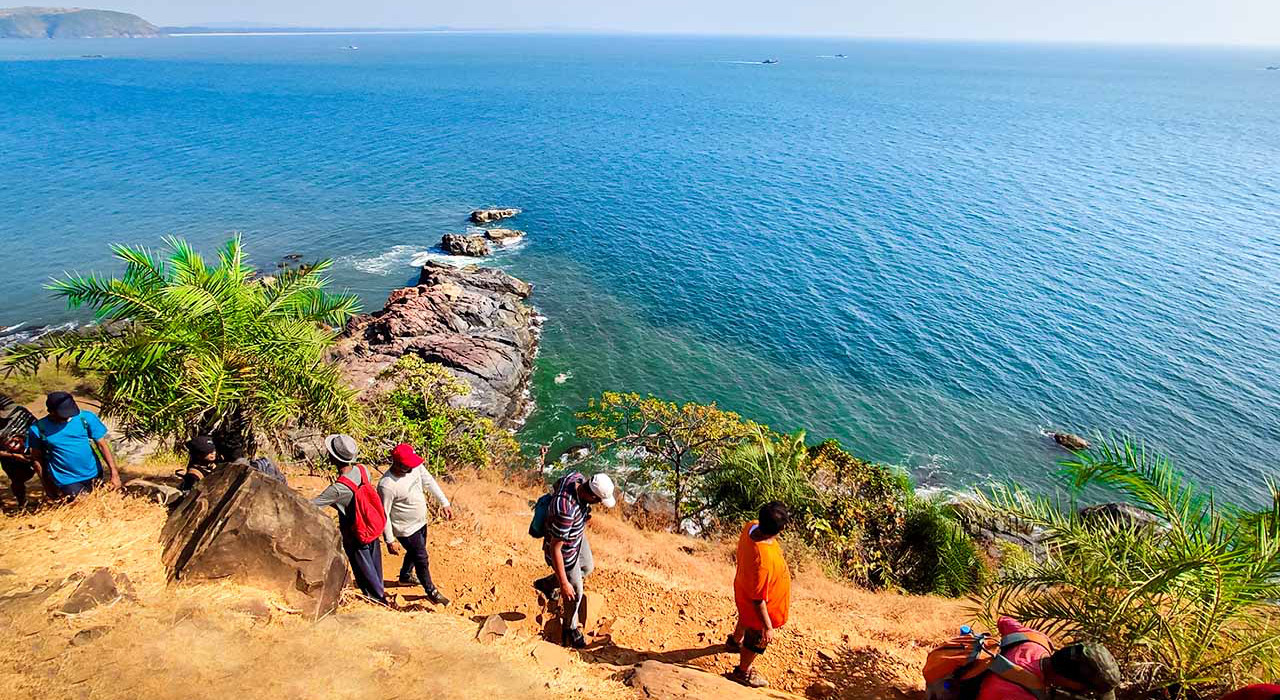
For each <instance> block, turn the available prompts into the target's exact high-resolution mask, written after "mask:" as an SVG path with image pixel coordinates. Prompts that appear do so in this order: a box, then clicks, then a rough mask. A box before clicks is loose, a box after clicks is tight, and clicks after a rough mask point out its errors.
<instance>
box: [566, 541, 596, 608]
mask: <svg viewBox="0 0 1280 700" xmlns="http://www.w3.org/2000/svg"><path fill="white" fill-rule="evenodd" d="M595 568H596V560H595V557H593V556H592V555H591V543H590V542H588V541H587V535H586V533H583V534H582V547H581V548H580V549H579V550H578V561H577V562H575V563H574V565H573V566H570V567H568V568H567V569H565V572H564V573H565V575H566V576H568V577H569V585H571V586H573V592H574V593H576V594H577V597H576V598H574V599H573V601H572V602H570V601H567V600H562V601H560V604H561V607H563V608H564V610H563V612H564V617H563V618H562V619H561V624H563V625H564V628H565V629H572V630H576V629H578V628H580V627H582V621H583V619H585V618H586V617H587V603H586V601H584V600H583V599H582V591H583V588H582V584H583V581H584V580H585V579H586V578H587V576H588V575H590V574H591V572H592V571H594V570H595Z"/></svg>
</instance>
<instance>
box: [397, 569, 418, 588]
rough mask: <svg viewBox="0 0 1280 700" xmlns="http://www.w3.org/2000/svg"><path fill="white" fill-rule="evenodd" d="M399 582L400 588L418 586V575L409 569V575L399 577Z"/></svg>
mask: <svg viewBox="0 0 1280 700" xmlns="http://www.w3.org/2000/svg"><path fill="white" fill-rule="evenodd" d="M399 581H400V585H401V586H416V585H418V574H417V572H415V571H413V570H412V569H410V570H409V573H407V574H405V575H404V576H401V577H400V579H399Z"/></svg>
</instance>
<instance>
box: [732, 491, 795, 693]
mask: <svg viewBox="0 0 1280 700" xmlns="http://www.w3.org/2000/svg"><path fill="white" fill-rule="evenodd" d="M790 519H791V516H790V515H789V514H788V513H787V507H786V506H785V505H783V504H782V503H780V502H778V501H774V502H772V503H767V504H765V505H764V507H762V508H761V509H760V519H759V520H756V521H753V522H749V523H747V524H746V525H744V526H743V527H742V535H741V536H740V537H739V538H738V573H737V575H736V576H735V577H734V579H733V597H734V600H735V602H737V604H738V626H737V627H736V628H735V629H734V630H733V634H731V635H729V639H728V641H727V642H726V646H727V647H728V648H729V651H736V652H738V653H739V654H741V656H740V657H739V661H738V667H737V668H735V669H734V670H733V673H731V674H729V678H730V679H732V680H735V681H737V682H739V683H741V684H743V685H745V686H748V687H751V688H763V687H765V686H767V685H769V682H768V681H766V680H765V679H764V677H763V676H761V675H760V674H759V673H758V672H756V671H755V670H753V669H752V668H751V664H752V663H754V662H755V660H756V657H757V656H759V655H760V654H763V653H764V652H765V649H767V648H768V647H769V642H772V641H773V637H774V630H776V629H777V628H779V627H781V626H783V625H785V624H787V610H788V609H789V608H790V607H791V572H790V571H788V570H787V562H786V560H785V559H783V558H782V546H781V545H780V544H778V540H777V537H778V533H780V532H782V530H783V529H784V528H786V526H787V522H788V521H789V520H790Z"/></svg>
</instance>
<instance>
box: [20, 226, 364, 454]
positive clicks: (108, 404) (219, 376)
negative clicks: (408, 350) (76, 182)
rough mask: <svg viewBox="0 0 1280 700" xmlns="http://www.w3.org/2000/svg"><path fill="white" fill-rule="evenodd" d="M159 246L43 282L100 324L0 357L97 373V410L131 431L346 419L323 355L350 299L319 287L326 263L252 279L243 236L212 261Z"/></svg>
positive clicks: (227, 433)
mask: <svg viewBox="0 0 1280 700" xmlns="http://www.w3.org/2000/svg"><path fill="white" fill-rule="evenodd" d="M165 242H166V245H167V248H168V250H167V251H166V255H165V256H164V257H161V255H160V254H158V253H157V252H153V251H151V250H149V249H147V248H142V247H128V246H114V247H113V248H112V250H113V252H114V254H115V257H116V258H118V259H119V260H121V261H123V262H124V263H125V271H124V274H123V276H121V277H116V278H107V277H100V276H97V275H69V276H68V277H67V278H66V279H63V280H56V281H54V282H53V283H51V284H50V285H49V289H51V290H52V291H53V292H54V294H56V295H57V296H60V297H62V298H64V299H66V300H67V303H68V305H69V306H70V307H71V308H79V307H82V306H84V307H90V308H92V309H94V311H95V312H96V317H97V320H98V321H99V323H98V324H97V325H95V326H94V327H92V328H89V329H87V330H84V331H79V332H69V333H63V334H59V335H55V336H50V337H46V338H44V339H42V340H41V341H39V342H38V343H36V344H32V345H27V346H23V347H19V348H16V349H14V350H12V351H11V352H9V353H8V354H7V355H6V356H5V357H4V358H3V360H0V365H2V366H3V367H5V368H7V369H9V370H11V371H12V370H19V371H23V372H27V373H34V372H36V371H37V370H38V369H39V367H40V366H41V364H43V363H44V362H46V361H51V360H52V361H56V362H70V363H72V364H73V365H74V366H76V367H78V368H80V369H83V370H87V371H89V372H92V373H94V374H95V375H97V376H98V377H100V378H101V380H102V386H101V391H100V395H101V399H102V410H103V413H104V414H105V415H109V416H112V417H114V418H116V419H117V420H118V422H119V424H120V426H121V428H122V429H123V432H124V433H125V434H126V435H127V436H129V437H134V438H153V437H155V438H171V439H181V438H183V437H185V436H188V435H191V434H192V433H195V432H206V433H212V434H214V435H216V436H218V437H220V438H221V439H225V440H230V441H233V442H234V441H239V442H241V443H243V444H248V445H252V444H253V443H254V441H255V440H256V439H257V438H260V437H268V438H274V437H276V436H278V434H279V433H280V431H282V430H283V429H285V428H286V427H288V426H290V425H293V424H295V423H296V424H298V425H301V426H314V427H320V428H324V429H337V428H345V427H347V426H348V425H349V424H350V423H351V422H352V418H353V411H354V403H353V397H354V394H353V392H352V390H351V389H349V388H348V387H347V386H346V384H345V382H344V381H343V378H342V375H341V372H340V370H339V368H338V367H337V366H336V365H335V364H333V363H332V362H330V361H328V360H327V359H326V355H327V352H328V350H329V348H330V346H331V345H332V344H333V342H334V340H335V338H336V336H337V330H336V329H338V328H341V327H342V325H343V324H344V323H345V322H346V321H347V319H348V318H349V317H350V316H351V315H352V314H353V313H355V312H356V311H357V301H356V299H355V297H353V296H350V295H346V294H331V293H329V292H328V291H326V287H327V285H328V280H327V279H326V277H325V276H324V273H325V271H326V270H328V269H329V267H330V266H331V262H330V261H327V260H326V261H323V262H320V263H317V264H315V265H312V266H307V267H305V268H302V269H298V270H286V271H283V272H282V273H281V274H280V275H279V276H278V277H275V278H262V279H255V273H254V270H253V269H252V268H251V267H249V265H248V264H247V263H246V261H245V252H244V248H243V246H242V244H241V240H240V237H239V236H237V237H235V238H233V239H232V240H231V241H229V242H228V243H227V244H226V245H225V246H224V247H223V248H222V250H221V251H220V253H219V255H218V261H217V263H216V264H213V265H211V264H209V263H207V262H206V261H205V260H204V259H203V258H202V257H201V256H200V255H199V254H198V253H196V251H195V250H194V249H192V247H191V246H189V245H188V244H187V243H186V242H185V241H182V240H180V239H177V238H167V239H165Z"/></svg>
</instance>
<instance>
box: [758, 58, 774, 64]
mask: <svg viewBox="0 0 1280 700" xmlns="http://www.w3.org/2000/svg"><path fill="white" fill-rule="evenodd" d="M777 62H778V59H776V58H766V59H764V60H763V61H761V63H763V64H764V65H766V66H771V65H773V64H775V63H777Z"/></svg>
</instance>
